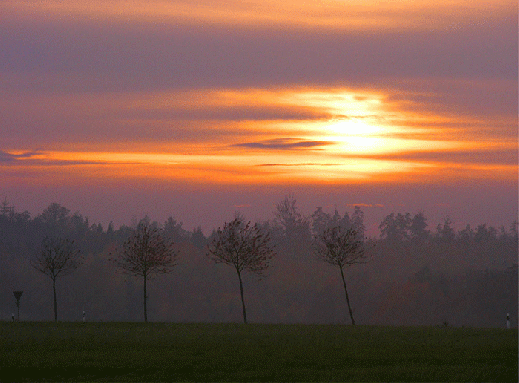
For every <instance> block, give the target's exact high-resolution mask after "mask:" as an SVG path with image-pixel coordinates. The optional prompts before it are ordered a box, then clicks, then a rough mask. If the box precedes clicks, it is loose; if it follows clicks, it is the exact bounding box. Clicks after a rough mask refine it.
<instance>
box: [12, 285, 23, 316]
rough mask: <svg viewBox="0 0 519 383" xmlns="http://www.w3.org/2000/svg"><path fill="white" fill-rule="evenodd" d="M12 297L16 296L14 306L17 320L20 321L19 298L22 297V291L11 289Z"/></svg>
mask: <svg viewBox="0 0 519 383" xmlns="http://www.w3.org/2000/svg"><path fill="white" fill-rule="evenodd" d="M13 294H14V297H15V298H16V307H17V308H18V316H17V317H18V322H19V321H20V298H21V297H22V294H23V291H13Z"/></svg>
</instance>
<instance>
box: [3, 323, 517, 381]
mask: <svg viewBox="0 0 519 383" xmlns="http://www.w3.org/2000/svg"><path fill="white" fill-rule="evenodd" d="M517 347H518V341H517V329H514V330H504V329H470V328H439V327H382V326H355V327H352V326H341V325H266V324H249V325H242V324H171V323H148V324H144V323H86V324H83V323H57V324H54V323H47V322H27V323H23V322H21V323H10V322H0V380H1V381H72V380H73V381H222V380H226V381H410V380H412V381H510V382H517V381H518V376H517V375H518V374H517V368H518V350H517Z"/></svg>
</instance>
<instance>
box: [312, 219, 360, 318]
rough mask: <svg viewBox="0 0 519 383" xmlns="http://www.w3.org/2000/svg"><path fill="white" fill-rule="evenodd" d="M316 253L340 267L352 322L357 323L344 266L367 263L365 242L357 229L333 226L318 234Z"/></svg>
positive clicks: (320, 257)
mask: <svg viewBox="0 0 519 383" xmlns="http://www.w3.org/2000/svg"><path fill="white" fill-rule="evenodd" d="M315 254H316V255H317V258H318V259H319V260H321V261H323V262H326V263H329V264H330V265H333V266H337V267H338V268H339V269H340V271H341V277H342V284H343V286H344V294H345V295H346V304H347V305H348V310H349V313H350V318H351V324H352V325H355V319H354V318H353V310H352V309H351V305H350V298H349V296H348V289H347V288H346V280H345V279H344V268H345V267H348V266H351V265H354V264H357V263H366V257H365V255H364V243H363V242H362V241H361V240H359V239H358V233H357V231H356V230H355V229H352V228H350V229H346V230H344V229H341V227H340V226H337V227H332V228H329V229H326V230H325V231H324V232H322V233H321V234H319V235H317V236H316V242H315Z"/></svg>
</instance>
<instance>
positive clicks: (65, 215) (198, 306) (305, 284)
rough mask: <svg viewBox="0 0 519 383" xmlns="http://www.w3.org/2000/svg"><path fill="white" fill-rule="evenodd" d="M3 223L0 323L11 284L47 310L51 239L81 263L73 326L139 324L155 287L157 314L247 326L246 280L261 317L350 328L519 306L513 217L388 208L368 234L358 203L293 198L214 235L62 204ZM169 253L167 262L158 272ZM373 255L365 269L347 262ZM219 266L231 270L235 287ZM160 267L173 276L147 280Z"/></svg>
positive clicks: (0, 217)
mask: <svg viewBox="0 0 519 383" xmlns="http://www.w3.org/2000/svg"><path fill="white" fill-rule="evenodd" d="M0 229H1V236H0V273H1V275H0V288H1V290H0V291H1V295H0V305H1V306H0V316H1V317H2V318H7V317H8V316H9V314H8V312H9V311H12V306H13V301H14V299H13V296H12V294H13V291H14V290H24V291H26V293H25V294H24V295H25V296H24V298H25V299H23V298H22V305H24V306H25V312H26V314H25V315H26V318H31V319H36V320H38V319H40V320H41V319H43V318H48V314H44V313H46V312H48V310H46V308H47V307H49V306H51V305H49V303H51V302H52V300H53V299H52V295H51V294H48V295H51V297H50V298H49V296H48V295H47V294H45V289H41V285H42V284H45V283H46V282H45V279H42V278H39V277H38V276H37V275H35V274H38V273H37V272H36V273H35V271H38V270H39V271H41V274H42V275H43V274H47V276H48V277H50V278H49V279H51V282H52V287H53V292H54V297H55V296H56V294H55V291H56V290H55V285H56V279H58V276H56V275H54V276H53V275H52V273H51V274H48V273H46V272H44V271H42V267H40V268H39V269H38V267H36V266H37V263H38V262H35V261H37V258H38V257H40V258H42V256H43V255H44V254H47V255H48V254H49V252H50V253H52V251H53V250H52V249H53V248H54V252H55V253H56V254H55V255H57V252H56V251H55V250H56V249H57V248H59V246H58V247H56V244H57V243H58V242H57V241H62V243H61V244H62V247H64V248H68V249H69V250H70V251H72V253H71V257H70V259H71V260H74V262H76V263H74V265H75V266H76V267H71V268H68V269H67V270H66V272H64V273H63V274H61V275H64V276H65V275H66V274H69V272H70V271H71V270H75V269H76V268H77V271H75V272H74V275H73V276H68V277H66V278H63V285H66V289H64V290H60V307H63V315H61V316H62V317H64V318H66V319H68V320H74V319H76V320H77V319H78V316H77V315H78V314H77V313H78V312H82V311H83V312H84V311H86V312H87V313H88V315H89V318H90V319H91V320H138V319H139V315H138V314H137V313H138V312H139V311H140V312H141V315H140V316H141V318H142V308H144V319H145V320H147V319H148V318H147V315H148V308H147V307H146V305H147V301H148V297H149V296H150V294H149V293H150V292H152V293H153V295H152V301H151V302H152V307H150V308H151V311H152V314H153V320H174V321H226V320H236V319H237V318H236V316H235V315H237V314H236V312H237V311H238V312H239V311H241V312H242V319H243V321H245V322H246V321H247V311H246V305H245V294H244V285H245V283H247V288H248V290H247V297H248V299H249V301H250V302H251V303H252V304H254V315H253V317H254V318H255V320H256V321H267V322H311V323H315V322H317V323H330V322H340V323H346V317H349V321H350V322H351V323H355V319H354V316H355V317H358V318H360V320H361V322H362V323H380V324H382V323H388V324H434V323H438V322H442V323H452V324H453V325H457V324H459V325H464V324H466V325H485V326H488V325H498V324H499V323H500V322H499V321H500V319H499V315H498V314H497V312H503V311H511V312H513V313H516V312H517V282H516V281H517V272H516V271H517V223H513V224H511V225H509V226H508V228H505V227H501V228H498V229H496V228H493V227H491V226H487V225H485V224H481V225H478V226H477V227H475V228H471V227H470V226H467V227H465V228H464V229H463V230H459V231H455V230H454V228H453V224H452V222H451V221H450V220H448V219H447V220H445V221H444V222H442V223H441V224H438V225H437V226H436V227H435V230H428V224H427V218H426V217H425V214H424V213H423V212H420V213H417V214H414V215H412V214H410V213H392V214H389V215H387V216H386V217H385V218H384V220H383V221H382V222H381V223H380V225H379V229H380V237H379V238H366V237H365V233H364V232H365V226H364V213H363V212H362V210H361V209H360V208H359V207H356V208H355V209H354V211H353V212H351V213H348V212H344V213H343V214H339V212H338V211H337V210H335V211H334V212H333V213H329V212H325V211H324V210H323V209H322V208H316V209H315V211H314V212H313V214H312V215H310V216H308V217H305V216H304V215H303V214H301V213H300V211H299V209H298V206H297V202H296V199H295V198H294V197H293V196H288V197H286V198H285V199H284V200H282V201H281V202H280V203H279V204H277V206H275V208H274V218H273V219H272V220H269V221H264V222H257V223H254V224H252V223H251V222H247V221H246V220H245V218H244V217H243V216H240V215H237V216H236V217H235V219H234V220H233V221H231V222H226V223H224V224H223V226H222V227H221V228H219V229H216V230H214V231H213V232H212V233H211V234H210V235H208V236H205V235H204V234H203V232H202V230H201V228H200V227H198V228H195V229H193V230H191V231H188V230H186V229H184V228H183V225H182V223H181V222H178V221H176V220H175V219H174V218H173V217H170V218H168V219H167V220H166V221H165V222H164V223H162V224H159V223H158V222H152V221H151V220H150V219H149V218H148V217H146V218H144V219H142V220H141V221H140V222H137V223H135V224H134V225H132V226H125V225H123V226H121V227H120V228H119V229H115V228H114V227H113V225H112V224H110V225H108V227H107V228H106V229H104V228H103V227H102V226H101V225H100V224H90V223H89V221H88V218H85V217H83V216H81V215H80V214H79V213H74V214H71V212H70V211H69V210H68V209H66V208H65V207H63V206H61V205H59V204H51V205H50V206H49V207H48V208H47V209H45V210H44V211H43V212H42V213H41V214H39V215H38V216H36V217H35V218H34V219H32V218H31V217H30V214H29V213H28V212H23V213H19V212H16V211H14V210H13V209H10V210H7V209H3V210H2V214H0ZM143 230H147V234H146V233H144V232H143ZM143 235H144V236H146V235H148V239H147V240H146V241H148V242H147V243H148V245H146V246H148V247H149V249H154V250H153V251H156V252H158V253H160V252H162V256H157V254H149V256H147V257H148V258H147V259H148V260H147V261H146V262H148V263H147V264H146V265H145V267H144V269H145V270H141V271H139V272H137V269H135V257H134V259H133V264H132V262H129V263H127V264H126V266H124V265H125V263H124V261H123V260H124V259H127V260H131V259H132V257H131V254H132V253H133V254H134V255H135V254H139V251H140V254H145V253H146V252H145V251H144V252H143V251H142V249H143V246H144V247H146V246H145V242H146V241H145V240H144V238H143ZM154 236H155V237H154ZM153 238H155V239H153ZM157 238H159V239H160V240H159V241H158V242H157ZM153 240H154V241H155V243H154V244H153V243H152V244H151V245H150V241H152V242H153ZM160 243H162V244H160ZM71 244H73V246H70V245H71ZM132 249H133V250H132ZM159 250H160V251H159ZM78 251H79V252H78ZM241 253H242V254H243V255H242V256H239V254H241ZM72 254H73V256H72ZM154 257H155V258H154ZM161 257H162V259H166V260H169V263H168V262H166V264H160V263H159V264H156V265H155V266H156V267H155V266H153V262H152V261H153V259H155V260H157V259H161ZM247 257H249V258H250V259H249V260H248V261H247ZM368 259H369V260H370V262H368V263H367V264H366V265H362V266H359V267H355V268H351V269H350V268H349V267H348V266H351V265H352V264H356V263H365V262H366V260H368ZM40 260H41V259H40ZM317 261H324V262H317ZM150 262H151V263H150ZM247 262H249V263H247ZM212 263H224V264H228V265H231V266H233V268H232V269H231V268H229V269H230V270H233V269H234V270H233V272H234V273H235V277H234V278H236V277H237V282H238V285H239V289H237V288H236V286H234V285H233V283H232V282H231V280H234V279H232V277H231V275H230V274H228V272H226V271H225V270H224V269H219V268H214V267H212V266H211V264H212ZM79 264H81V267H77V266H79ZM326 264H328V265H333V266H335V267H336V270H337V269H338V270H337V271H338V272H334V271H333V269H332V268H329V267H326ZM31 265H32V266H31ZM132 265H133V266H132ZM40 266H41V262H40ZM114 266H115V267H114ZM173 266H174V267H173ZM132 267H133V269H132ZM153 267H155V269H154V268H153ZM115 269H118V270H123V271H126V272H127V273H129V274H130V277H129V276H127V275H124V274H121V273H114V270H115ZM153 270H156V272H157V273H170V274H172V275H171V276H168V277H167V278H158V279H157V280H156V281H154V282H153V285H150V286H149V288H148V286H147V282H148V277H150V276H153V275H154V271H153ZM246 271H250V272H251V273H248V274H247V275H244V274H243V273H244V272H246ZM139 273H140V274H139ZM143 273H144V274H146V273H147V274H146V275H143ZM131 275H139V276H140V277H142V278H140V279H141V281H142V282H139V281H138V280H136V279H133V278H131ZM254 276H258V277H262V278H263V279H264V280H262V281H259V280H258V278H257V277H254ZM337 277H339V278H340V279H337ZM348 281H349V284H348V288H347V282H348ZM60 283H61V282H60ZM139 289H141V294H140V297H139V296H138V295H139V294H138V290H139ZM341 290H342V291H343V293H342V294H343V297H342V298H340V291H341ZM238 292H239V293H238ZM352 294H353V295H352ZM402 297H405V299H404V298H402ZM24 300H25V302H23V301H24ZM237 301H238V302H239V303H241V310H239V309H238V306H237V303H236V302H237ZM341 302H342V303H341ZM514 302H515V303H514ZM24 306H22V308H23V307H24ZM80 306H81V307H80ZM139 306H141V309H140V310H139V309H138V307H139ZM496 310H497V311H496ZM514 310H515V311H514ZM23 312H24V310H23V309H22V313H23ZM505 314H506V313H505ZM505 314H502V315H505ZM493 316H494V317H495V318H494V317H493ZM54 318H55V319H57V309H56V298H54ZM501 319H502V318H501ZM512 320H514V318H512ZM516 320H517V319H516V318H515V321H516Z"/></svg>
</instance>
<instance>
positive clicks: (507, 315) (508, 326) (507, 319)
mask: <svg viewBox="0 0 519 383" xmlns="http://www.w3.org/2000/svg"><path fill="white" fill-rule="evenodd" d="M506 328H510V313H506Z"/></svg>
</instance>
